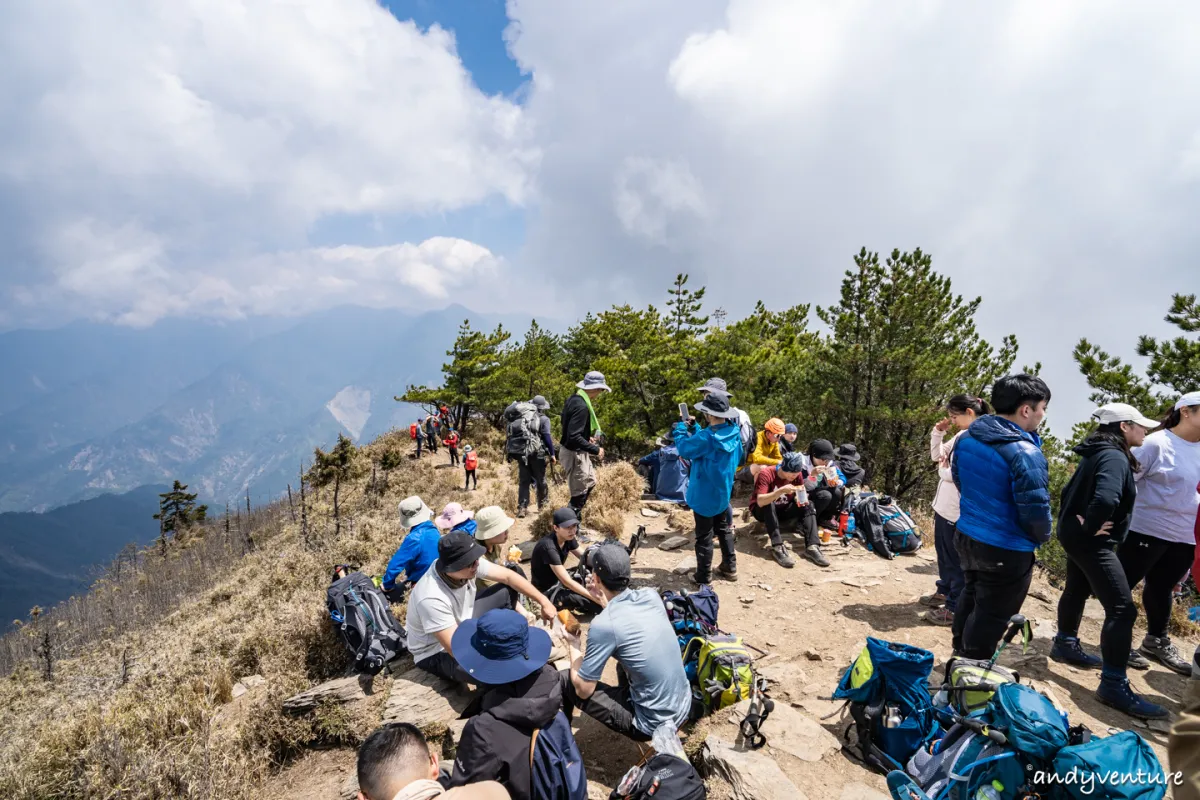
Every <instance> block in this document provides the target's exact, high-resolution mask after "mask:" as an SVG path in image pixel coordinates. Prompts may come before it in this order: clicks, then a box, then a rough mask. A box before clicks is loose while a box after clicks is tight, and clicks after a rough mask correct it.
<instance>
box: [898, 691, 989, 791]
mask: <svg viewBox="0 0 1200 800" xmlns="http://www.w3.org/2000/svg"><path fill="white" fill-rule="evenodd" d="M903 722H904V717H903V716H901V714H900V707H899V706H888V707H887V714H886V716H884V718H883V727H885V728H899V727H900V725H901V724H902V723H903ZM988 800H999V798H989V799H988Z"/></svg>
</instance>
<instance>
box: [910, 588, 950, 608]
mask: <svg viewBox="0 0 1200 800" xmlns="http://www.w3.org/2000/svg"><path fill="white" fill-rule="evenodd" d="M917 602H918V603H920V604H921V605H923V606H928V607H929V608H937V607H938V606H944V605H946V595H944V594H942V593H941V592H934V593H933V594H924V595H921V599H920V600H918V601H917Z"/></svg>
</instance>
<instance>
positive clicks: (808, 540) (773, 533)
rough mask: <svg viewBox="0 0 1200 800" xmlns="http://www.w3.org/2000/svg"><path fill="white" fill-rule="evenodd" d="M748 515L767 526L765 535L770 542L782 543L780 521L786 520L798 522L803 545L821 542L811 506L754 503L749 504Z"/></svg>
mask: <svg viewBox="0 0 1200 800" xmlns="http://www.w3.org/2000/svg"><path fill="white" fill-rule="evenodd" d="M750 515H751V516H753V517H754V518H755V519H756V520H758V521H759V522H761V523H762V524H763V525H765V526H766V528H767V536H769V537H770V539H771V544H772V545H773V546H774V545H781V544H783V533H782V531H781V530H780V523H782V522H788V521H796V522H798V523H799V526H798V527H799V531H800V532H801V533H802V534H803V535H804V546H805V547H812V546H813V545H819V544H820V543H821V540H820V538H818V533H817V517H816V515H815V514H814V513H813V510H812V506H810V505H807V504H805V505H803V506H798V505H796V504H795V503H768V504H767V505H765V506H760V505H758V504H756V503H752V504H751V505H750Z"/></svg>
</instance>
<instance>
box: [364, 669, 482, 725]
mask: <svg viewBox="0 0 1200 800" xmlns="http://www.w3.org/2000/svg"><path fill="white" fill-rule="evenodd" d="M470 699H471V695H470V693H469V692H467V690H466V689H465V688H464V687H463V686H462V685H461V684H458V683H455V682H454V681H448V680H446V679H445V678H439V677H437V676H436V675H431V674H430V673H428V672H426V671H425V670H423V669H418V668H416V667H413V668H412V669H410V670H409V671H408V672H405V673H404V674H403V675H400V676H399V677H397V678H396V679H395V680H394V681H392V691H391V694H389V695H388V699H387V704H386V705H385V706H384V707H383V722H384V723H385V724H386V723H389V722H409V723H411V724H413V725H416V726H417V727H418V728H425V727H427V726H428V725H431V724H434V723H442V724H446V725H449V724H450V723H451V722H453V721H454V720H456V719H458V717H459V716H461V715H462V713H463V711H465V710H466V708H467V704H468V703H469V702H470Z"/></svg>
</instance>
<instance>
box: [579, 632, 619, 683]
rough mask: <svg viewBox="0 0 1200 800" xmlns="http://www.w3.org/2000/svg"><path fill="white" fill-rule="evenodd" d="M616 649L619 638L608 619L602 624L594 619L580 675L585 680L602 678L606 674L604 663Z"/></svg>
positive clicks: (580, 667)
mask: <svg viewBox="0 0 1200 800" xmlns="http://www.w3.org/2000/svg"><path fill="white" fill-rule="evenodd" d="M597 619H598V618H597ZM616 649H617V640H616V637H615V636H614V635H613V631H612V629H611V628H610V627H609V626H608V624H607V620H605V621H604V623H603V624H600V625H597V624H596V620H593V621H592V625H591V628H590V629H589V630H588V637H587V652H585V653H584V654H583V663H582V664H581V665H580V666H579V677H580V678H582V679H583V680H585V681H598V680H600V676H601V675H603V674H604V665H605V664H607V663H608V659H610V658H611V657H612V654H613V651H614V650H616Z"/></svg>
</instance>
